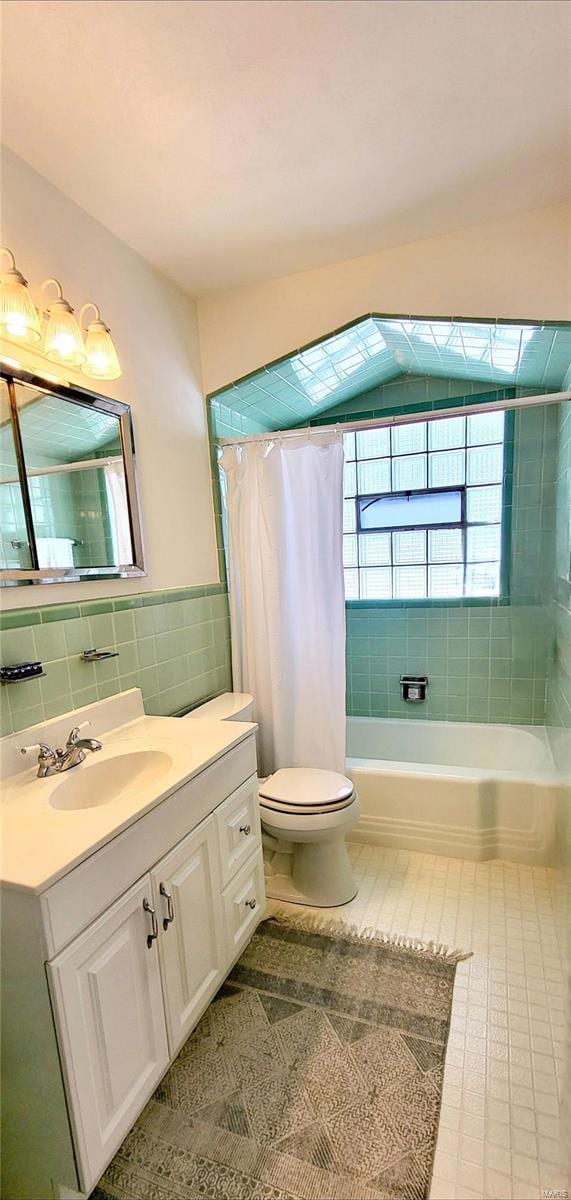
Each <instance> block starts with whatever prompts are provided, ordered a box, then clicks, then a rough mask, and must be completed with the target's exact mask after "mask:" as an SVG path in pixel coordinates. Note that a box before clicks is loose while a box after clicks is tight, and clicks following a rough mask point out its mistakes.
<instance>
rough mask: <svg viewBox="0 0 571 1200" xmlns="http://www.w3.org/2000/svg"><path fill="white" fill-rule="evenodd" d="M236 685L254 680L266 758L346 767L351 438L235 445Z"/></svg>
mask: <svg viewBox="0 0 571 1200" xmlns="http://www.w3.org/2000/svg"><path fill="white" fill-rule="evenodd" d="M221 466H222V468H223V470H224V471H225V473H226V478H227V503H228V535H229V573H230V614H231V625H232V666H233V673H234V689H235V691H244V692H251V693H252V695H253V697H254V704H255V710H254V711H255V718H256V720H257V721H258V722H259V725H260V734H259V750H260V768H261V770H262V772H263V773H264V774H269V773H270V772H272V771H275V770H277V769H278V767H301V766H303V767H325V768H327V769H329V770H332V771H344V767H345V598H344V587H343V553H342V544H343V440H342V436H341V434H340V433H337V432H335V433H331V432H327V433H319V432H318V431H316V430H312V431H311V432H309V431H308V432H305V431H304V432H303V433H302V434H300V436H299V437H297V436H295V437H288V438H283V439H280V438H279V435H278V436H276V438H272V437H271V435H269V436H268V439H267V441H266V440H265V439H264V440H263V441H257V442H246V443H244V444H243V445H236V446H226V447H225V448H224V452H223V455H222V458H221Z"/></svg>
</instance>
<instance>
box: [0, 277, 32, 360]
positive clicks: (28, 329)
mask: <svg viewBox="0 0 571 1200" xmlns="http://www.w3.org/2000/svg"><path fill="white" fill-rule="evenodd" d="M0 335H3V336H4V337H7V338H13V339H14V340H16V341H18V342H28V343H30V342H39V341H41V337H42V331H41V328H40V320H39V317H38V314H37V312H36V309H35V307H34V302H33V300H32V297H31V296H30V293H29V291H28V285H27V283H26V280H25V279H24V276H23V275H21V274H20V272H19V271H17V270H16V269H15V268H13V269H12V270H10V271H6V274H5V275H2V276H1V277H0Z"/></svg>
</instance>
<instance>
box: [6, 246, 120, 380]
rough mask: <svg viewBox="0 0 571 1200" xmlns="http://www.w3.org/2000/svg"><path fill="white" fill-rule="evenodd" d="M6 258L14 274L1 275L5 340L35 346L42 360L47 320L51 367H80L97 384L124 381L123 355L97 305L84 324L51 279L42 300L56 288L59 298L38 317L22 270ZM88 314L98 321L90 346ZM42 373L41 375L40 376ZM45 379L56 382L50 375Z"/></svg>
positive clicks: (91, 306) (94, 322) (92, 325)
mask: <svg viewBox="0 0 571 1200" xmlns="http://www.w3.org/2000/svg"><path fill="white" fill-rule="evenodd" d="M0 254H6V255H7V256H8V258H9V260H10V266H9V268H8V270H7V271H5V272H4V274H2V275H0V337H6V338H8V339H9V340H14V341H18V342H25V343H27V344H29V345H33V346H34V349H35V351H36V352H37V353H40V354H41V353H42V351H41V348H40V347H39V346H38V345H37V343H38V342H41V340H42V325H41V321H42V318H43V319H44V320H45V322H46V326H45V338H44V347H43V350H44V354H45V356H46V358H47V359H49V360H50V362H56V363H61V364H63V365H64V366H68V367H74V368H75V369H76V370H80V371H81V372H82V374H83V375H88V376H89V377H90V378H91V379H118V378H119V376H120V375H121V366H120V364H119V359H118V357H117V351H116V349H115V346H114V343H113V338H112V337H111V333H110V331H109V326H108V325H106V324H105V322H104V321H102V320H101V313H100V311H99V308H98V306H97V304H93V303H91V302H90V303H89V304H84V305H83V308H82V309H81V312H80V315H79V321H78V320H77V319H76V317H75V316H74V312H73V308H72V307H71V304H70V303H69V302H68V301H67V300H66V299H65V297H64V295H63V290H62V286H61V283H60V282H59V280H58V279H46V280H45V282H44V283H43V284H42V287H41V291H40V295H42V294H43V291H44V288H46V287H48V286H49V285H52V286H54V287H55V288H56V290H57V294H56V298H55V300H52V301H51V303H50V304H49V306H48V307H47V309H46V311H45V312H44V311H43V310H42V311H38V309H37V308H36V306H35V304H34V302H33V300H32V297H31V295H30V292H29V291H28V283H27V280H26V279H24V276H23V275H22V274H21V273H20V271H18V269H17V267H16V261H15V259H14V255H13V253H12V251H11V250H9V249H8V247H7V246H6V247H0ZM40 309H42V305H41V303H40ZM87 309H93V312H94V316H93V318H92V320H91V321H90V322H89V324H88V325H87V328H86V329H85V331H84V333H85V342H84V333H83V332H82V328H81V325H82V320H83V315H84V313H85V312H86V310H87ZM5 361H7V362H8V361H10V360H5ZM41 373H42V372H41V371H39V370H38V374H41ZM44 378H53V377H50V376H46V375H44ZM57 382H59V381H57Z"/></svg>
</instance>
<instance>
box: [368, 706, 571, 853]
mask: <svg viewBox="0 0 571 1200" xmlns="http://www.w3.org/2000/svg"><path fill="white" fill-rule="evenodd" d="M347 756H348V757H347V770H348V773H349V775H350V776H351V778H352V779H353V780H354V783H355V786H356V788H357V791H358V793H359V798H360V801H361V817H360V820H359V823H358V825H357V826H356V828H355V830H354V831H353V832H352V834H351V838H352V840H353V841H359V842H372V843H376V844H378V845H384V846H393V847H395V848H399V849H407V850H419V851H421V852H424V853H427V854H447V855H453V856H455V857H459V858H470V859H475V860H478V859H487V858H505V859H511V860H512V861H513V862H523V863H532V864H534V863H537V864H546V863H550V862H552V861H554V859H555V857H556V855H555V846H554V840H555V813H556V804H557V799H558V794H559V788H560V787H561V786H562V785H561V784H560V782H559V780H558V776H557V773H556V770H555V767H554V763H553V758H552V755H551V750H550V746H549V740H548V737H547V732H546V730H545V729H543V728H542V727H540V726H532V725H524V726H514V725H484V724H477V725H476V724H469V723H467V722H466V723H464V722H453V721H424V720H396V719H395V720H393V719H382V718H372V717H349V718H348V720H347Z"/></svg>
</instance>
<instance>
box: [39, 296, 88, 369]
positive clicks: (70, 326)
mask: <svg viewBox="0 0 571 1200" xmlns="http://www.w3.org/2000/svg"><path fill="white" fill-rule="evenodd" d="M44 348H45V353H46V358H49V359H50V362H57V363H64V364H66V365H67V366H72V367H79V366H81V365H82V363H84V362H85V360H86V357H87V355H86V351H85V347H84V345H83V338H82V336H81V329H80V328H79V325H78V323H77V321H76V319H75V317H74V315H73V310H72V309H71V308H70V306H69V304H68V303H67V301H65V300H56V301H55V302H54V303H53V304H52V305H51V306H50V309H49V314H48V323H47V325H46V335H45V341H44Z"/></svg>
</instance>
